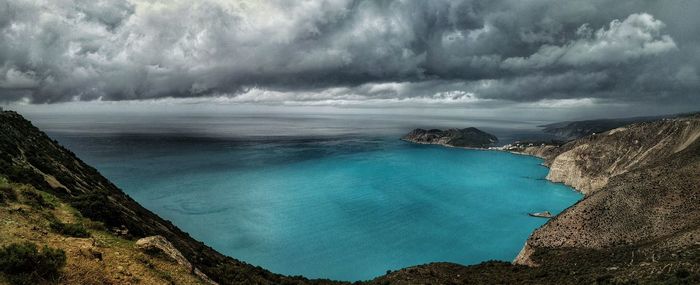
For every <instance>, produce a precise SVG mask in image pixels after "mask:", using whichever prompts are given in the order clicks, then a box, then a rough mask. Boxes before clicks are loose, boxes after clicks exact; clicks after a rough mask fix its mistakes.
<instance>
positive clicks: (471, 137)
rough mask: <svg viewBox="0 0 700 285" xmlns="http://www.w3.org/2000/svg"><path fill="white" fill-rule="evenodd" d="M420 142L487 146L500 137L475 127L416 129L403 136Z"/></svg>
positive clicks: (404, 138) (403, 138) (460, 145)
mask: <svg viewBox="0 0 700 285" xmlns="http://www.w3.org/2000/svg"><path fill="white" fill-rule="evenodd" d="M401 139H402V140H405V141H409V142H413V143H420V144H437V145H444V146H453V147H472V148H486V147H489V146H492V145H493V144H495V143H497V142H498V138H497V137H496V136H494V135H492V134H489V133H487V132H484V131H482V130H479V129H477V128H474V127H470V128H464V129H447V130H439V129H430V130H425V129H414V130H412V131H411V132H410V133H408V134H406V135H405V136H403V137H402V138H401Z"/></svg>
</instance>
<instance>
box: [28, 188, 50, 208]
mask: <svg viewBox="0 0 700 285" xmlns="http://www.w3.org/2000/svg"><path fill="white" fill-rule="evenodd" d="M22 196H24V199H26V200H27V204H29V205H31V206H32V207H34V208H39V209H41V208H47V209H53V208H54V207H55V205H54V204H53V203H51V202H49V201H48V200H47V199H46V198H45V197H44V195H43V194H42V193H39V191H37V190H34V189H32V188H25V191H23V192H22Z"/></svg>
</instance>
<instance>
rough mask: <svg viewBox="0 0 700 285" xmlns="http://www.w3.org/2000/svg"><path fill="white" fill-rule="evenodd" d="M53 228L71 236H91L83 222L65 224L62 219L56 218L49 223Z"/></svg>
mask: <svg viewBox="0 0 700 285" xmlns="http://www.w3.org/2000/svg"><path fill="white" fill-rule="evenodd" d="M49 227H51V229H52V230H54V231H55V232H57V233H59V234H62V235H65V236H70V237H77V238H86V237H90V232H88V230H87V229H86V228H85V226H83V224H78V223H75V224H70V223H69V224H65V223H61V222H60V221H58V220H56V221H53V222H51V224H50V225H49Z"/></svg>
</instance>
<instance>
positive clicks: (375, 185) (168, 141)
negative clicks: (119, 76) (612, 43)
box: [52, 134, 581, 281]
mask: <svg viewBox="0 0 700 285" xmlns="http://www.w3.org/2000/svg"><path fill="white" fill-rule="evenodd" d="M52 136H54V137H55V138H57V139H58V140H59V141H60V142H62V143H63V144H65V145H67V146H68V147H69V148H71V149H72V150H73V151H75V152H76V153H77V154H78V155H79V156H80V157H82V158H83V159H84V160H85V161H86V162H88V163H90V164H92V165H94V166H96V168H97V169H98V170H100V171H101V172H102V173H103V174H104V175H105V176H107V177H108V178H110V179H111V180H112V181H114V182H115V183H116V184H117V185H118V186H120V187H121V188H122V189H124V191H125V192H127V193H128V194H129V195H131V196H132V197H134V199H136V200H137V201H138V202H140V203H142V204H143V205H144V206H145V207H147V208H148V209H150V210H152V211H154V212H156V213H157V214H159V215H161V216H162V217H164V218H166V219H169V220H171V221H173V222H174V223H175V224H176V225H178V226H179V227H181V228H182V229H183V230H185V231H187V232H189V233H190V234H191V235H192V236H193V237H195V238H197V239H199V240H202V241H204V242H205V243H207V244H208V245H210V246H212V247H214V248H215V249H217V250H219V251H221V252H223V253H224V254H227V255H230V256H233V257H235V258H237V259H241V260H243V261H246V262H248V263H251V264H254V265H259V266H262V267H264V268H267V269H269V270H272V271H273V272H277V273H283V274H290V275H304V276H306V277H310V278H331V279H339V280H350V281H354V280H365V279H371V278H373V277H376V276H378V275H381V274H384V273H385V272H386V270H395V269H399V268H402V267H406V266H411V265H417V264H423V263H428V262H434V261H449V262H456V263H461V264H474V263H479V262H481V261H485V260H490V259H498V260H506V261H510V260H512V259H513V258H514V257H515V256H516V255H517V253H518V251H519V250H520V249H521V247H522V246H523V244H524V242H525V240H526V239H527V237H528V235H529V234H530V233H531V232H532V231H533V230H534V229H535V228H537V227H538V226H540V225H542V224H543V223H544V222H545V220H544V219H539V218H532V217H529V216H527V213H528V212H534V211H544V210H548V211H551V212H554V213H558V212H560V211H561V210H563V209H565V208H566V207H568V206H570V205H572V204H573V203H575V202H576V201H577V200H578V199H580V197H581V196H580V195H579V194H578V193H576V192H574V191H573V190H572V189H570V188H568V187H566V186H564V185H561V184H554V183H550V182H548V181H546V180H544V177H545V175H546V173H547V168H545V167H543V166H541V165H540V163H541V160H539V159H537V158H533V157H528V156H521V155H514V154H509V153H504V152H496V151H478V150H464V149H455V148H444V147H439V146H426V145H414V144H410V143H406V142H402V141H399V140H397V139H396V137H390V138H387V137H375V136H327V137H302V138H293V137H284V138H247V139H243V140H240V139H239V140H237V139H221V138H206V137H183V136H170V135H110V134H92V135H87V134H79V135H75V134H72V135H71V134H64V135H61V134H52Z"/></svg>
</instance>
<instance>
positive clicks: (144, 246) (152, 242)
mask: <svg viewBox="0 0 700 285" xmlns="http://www.w3.org/2000/svg"><path fill="white" fill-rule="evenodd" d="M136 248H138V249H140V250H142V251H144V252H146V253H149V254H155V255H158V254H162V255H164V256H166V257H168V258H170V259H172V260H173V261H175V262H177V263H178V264H180V265H182V266H184V267H185V268H187V270H189V271H190V272H192V273H193V274H194V275H196V276H197V277H199V278H200V279H202V280H203V281H205V282H207V283H209V284H218V283H216V282H214V281H213V280H211V279H209V277H207V275H206V274H204V273H202V272H201V271H200V270H199V269H197V268H195V267H194V266H193V265H192V263H190V262H189V261H188V260H187V258H185V256H183V255H182V253H180V251H179V250H177V248H175V246H173V244H172V243H170V242H169V241H168V240H167V239H165V238H164V237H162V236H150V237H145V238H142V239H139V240H137V241H136Z"/></svg>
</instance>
